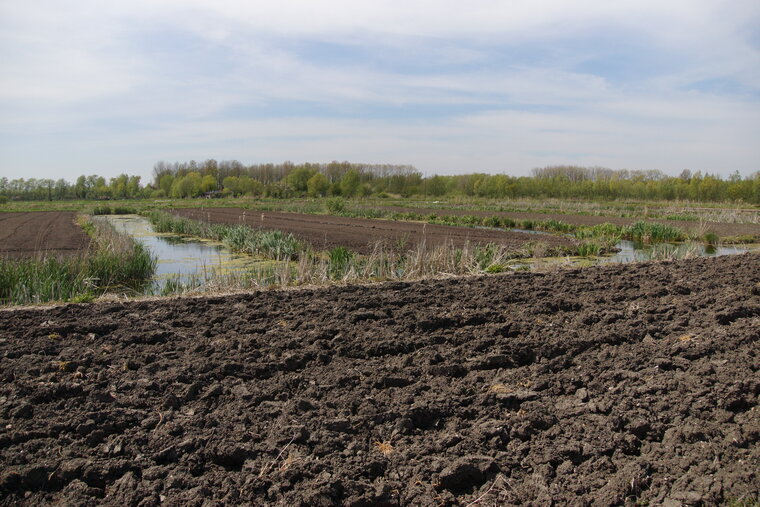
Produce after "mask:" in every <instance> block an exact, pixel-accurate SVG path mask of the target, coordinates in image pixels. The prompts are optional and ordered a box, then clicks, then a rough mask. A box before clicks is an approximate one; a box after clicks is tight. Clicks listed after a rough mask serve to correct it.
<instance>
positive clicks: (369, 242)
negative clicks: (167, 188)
mask: <svg viewBox="0 0 760 507" xmlns="http://www.w3.org/2000/svg"><path fill="white" fill-rule="evenodd" d="M172 213H175V214H177V215H179V216H183V217H187V218H193V219H196V220H203V221H206V222H213V223H223V224H243V223H244V224H246V225H249V226H251V227H254V228H261V229H268V230H281V231H284V232H289V233H292V234H293V235H294V236H296V237H297V238H298V239H300V240H302V241H305V242H308V243H310V244H311V245H312V246H313V247H314V248H316V249H320V250H329V249H332V248H334V247H337V246H344V247H346V248H349V249H351V250H354V251H356V252H359V253H370V252H372V250H373V248H374V247H375V245H376V244H377V243H384V244H385V245H388V246H390V247H397V246H402V247H404V248H409V247H412V246H414V245H417V244H418V243H420V242H422V241H424V242H425V244H426V245H428V246H436V245H441V244H454V245H455V246H457V247H461V246H463V245H464V244H465V243H468V242H469V243H470V244H473V245H474V244H486V243H498V244H500V245H505V246H506V247H507V248H509V249H513V250H518V249H520V248H522V247H523V246H525V245H526V244H527V243H537V242H540V243H543V244H544V245H546V246H547V247H548V248H549V249H550V250H551V249H555V250H556V249H561V248H569V247H572V246H573V245H575V242H574V241H573V240H572V239H570V238H566V237H562V236H557V235H550V234H542V235H537V234H528V233H522V232H511V231H497V230H489V229H474V228H469V227H451V226H445V225H431V224H421V223H415V222H399V221H390V220H372V219H366V218H346V217H338V216H331V215H309V214H302V213H284V212H275V211H265V212H261V211H253V210H245V209H241V208H206V209H177V210H172ZM557 251H558V250H557Z"/></svg>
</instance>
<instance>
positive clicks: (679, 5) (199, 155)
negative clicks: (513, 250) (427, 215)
mask: <svg viewBox="0 0 760 507" xmlns="http://www.w3.org/2000/svg"><path fill="white" fill-rule="evenodd" d="M759 27H760V4H759V3H758V2H756V1H744V0H737V1H734V2H731V4H730V7H729V4H726V3H725V2H717V1H714V2H713V1H703V0H692V1H678V0H673V1H668V2H662V1H658V2H654V1H647V0H638V1H628V0H620V1H616V2H608V1H583V0H579V1H574V2H566V1H557V0H535V1H531V2H518V1H504V0H502V1H496V0H471V1H470V2H467V3H466V4H464V3H461V2H453V1H448V0H438V1H414V0H407V1H403V2H402V1H380V0H378V1H372V2H361V1H356V0H354V1H333V0H331V1H321V2H313V1H283V2H278V3H275V2H259V1H248V2H238V1H232V0H216V1H213V2H211V1H206V0H182V1H180V0H151V1H146V0H134V1H131V2H128V3H127V2H108V1H105V2H104V1H89V0H88V1H84V0H73V1H71V2H58V1H47V0H39V1H36V0H27V1H23V2H22V1H20V0H8V1H5V2H3V3H2V4H0V55H1V56H2V58H0V176H7V177H9V178H14V177H26V178H28V177H37V178H59V177H63V178H66V179H69V180H73V179H75V178H76V177H77V176H78V175H79V174H92V173H98V174H103V175H106V176H115V175H117V174H119V173H122V172H127V173H130V174H141V175H143V177H144V178H145V179H146V180H147V179H148V178H149V175H150V173H151V169H152V167H153V164H154V163H155V162H156V161H158V160H167V161H175V160H179V161H187V160H190V159H196V160H203V159H206V158H216V159H218V160H228V159H237V160H240V161H241V162H243V163H246V164H250V163H264V162H281V161H284V160H291V161H294V162H306V161H314V162H329V161H331V160H350V161H355V162H369V163H402V164H412V165H414V166H416V167H417V168H419V169H420V170H422V171H423V172H425V173H426V174H433V173H438V174H455V173H465V172H475V171H478V172H491V173H496V172H505V173H508V174H513V175H522V174H529V173H530V170H531V169H532V168H534V167H541V166H545V165H555V164H578V165H601V166H605V167H611V168H615V169H622V168H628V169H660V170H663V171H665V172H668V173H671V174H677V173H679V172H680V171H681V170H682V169H685V168H689V169H691V170H693V171H696V170H701V171H709V172H711V173H719V174H722V175H728V174H730V173H732V172H734V171H735V170H739V171H740V173H742V174H744V175H749V174H751V173H752V172H754V171H757V170H760V156H759V155H760V148H759V147H758V146H760V28H759Z"/></svg>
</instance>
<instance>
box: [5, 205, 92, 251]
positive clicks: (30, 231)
mask: <svg viewBox="0 0 760 507" xmlns="http://www.w3.org/2000/svg"><path fill="white" fill-rule="evenodd" d="M75 219H76V213H75V212H73V211H34V212H24V213H0V257H9V258H23V257H35V256H38V255H46V256H71V255H77V254H78V253H80V252H81V251H83V250H85V249H86V248H87V246H88V245H89V238H88V237H87V234H85V233H84V231H83V230H82V229H81V228H80V227H79V226H77V225H76V223H75Z"/></svg>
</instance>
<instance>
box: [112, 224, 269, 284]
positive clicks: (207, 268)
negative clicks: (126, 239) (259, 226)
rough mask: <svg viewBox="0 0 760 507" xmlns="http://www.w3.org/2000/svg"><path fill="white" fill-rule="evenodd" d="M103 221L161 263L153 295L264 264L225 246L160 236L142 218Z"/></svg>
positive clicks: (173, 235) (166, 235) (165, 235)
mask: <svg viewBox="0 0 760 507" xmlns="http://www.w3.org/2000/svg"><path fill="white" fill-rule="evenodd" d="M99 219H102V220H107V221H108V222H110V223H111V224H112V225H113V226H114V227H115V228H116V230H117V231H119V232H122V233H124V234H127V235H129V236H131V237H133V238H135V239H136V240H137V241H139V242H140V243H142V244H143V245H145V247H147V248H148V249H149V250H150V251H151V253H152V254H153V255H154V256H155V257H156V258H157V259H158V264H157V266H156V274H155V277H154V280H153V282H154V283H153V286H152V287H150V289H149V292H152V293H160V292H161V290H162V289H163V287H164V286H165V285H166V284H167V283H168V282H171V283H177V282H180V283H183V284H188V283H190V282H193V281H197V280H208V279H210V278H212V277H213V276H214V275H217V274H221V275H227V274H230V273H235V272H241V273H242V272H245V271H247V270H249V269H250V268H252V267H253V266H255V265H257V264H260V263H261V261H259V260H257V259H255V258H253V257H251V256H249V255H244V254H236V253H233V252H231V251H230V250H229V249H228V248H226V247H225V246H224V245H223V244H221V243H216V242H213V241H208V240H204V239H198V238H184V237H181V236H178V235H176V234H164V233H157V232H155V231H154V230H153V226H152V225H151V223H150V222H149V221H148V219H146V218H144V217H141V216H139V215H105V216H102V217H99Z"/></svg>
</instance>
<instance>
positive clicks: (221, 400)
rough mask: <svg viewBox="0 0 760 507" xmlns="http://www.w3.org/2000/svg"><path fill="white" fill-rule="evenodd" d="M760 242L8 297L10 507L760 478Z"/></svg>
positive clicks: (745, 484)
mask: <svg viewBox="0 0 760 507" xmlns="http://www.w3.org/2000/svg"><path fill="white" fill-rule="evenodd" d="M759 339H760V257H759V256H757V255H750V254H747V255H742V256H728V257H720V258H703V259H697V260H690V261H680V262H675V263H654V264H634V265H615V266H605V267H598V268H589V269H585V270H573V271H565V272H557V273H548V274H541V273H514V274H509V275H498V276H490V277H477V278H461V279H448V280H435V281H423V282H418V283H388V284H382V285H375V286H344V287H332V288H326V289H313V290H291V291H269V292H258V293H251V294H246V295H237V296H229V297H204V298H197V299H188V298H186V299H173V300H164V301H141V302H127V303H121V302H114V303H96V304H90V305H67V306H59V307H55V308H50V309H21V310H5V311H2V312H0V375H2V384H1V385H0V470H2V472H0V496H1V498H2V499H1V500H0V504H3V505H10V504H16V503H20V504H26V505H39V504H42V503H53V502H62V503H63V504H66V505H90V504H110V505H157V504H159V503H163V504H164V505H201V504H203V505H216V504H218V503H225V504H231V505H238V504H246V503H247V504H252V505H262V504H280V505H310V506H311V505H353V506H359V505H378V504H385V505H397V504H402V505H410V504H411V505H456V504H462V505H465V504H468V503H470V502H473V501H475V500H477V499H480V502H479V504H481V505H494V504H498V505H505V504H536V505H550V504H552V503H555V504H559V505H567V504H573V505H583V504H594V505H616V504H623V503H630V504H636V503H637V502H641V503H646V502H649V504H650V505H651V504H657V505H659V504H665V505H702V504H709V505H713V504H720V503H724V502H728V501H732V500H737V499H746V498H749V497H751V496H752V495H754V496H755V497H757V495H758V492H759V491H760V476H759V475H758V474H759V473H760V409H759V408H758V396H759V395H760V375H759V374H758V368H759V367H760V359H759V356H758V340H759Z"/></svg>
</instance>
